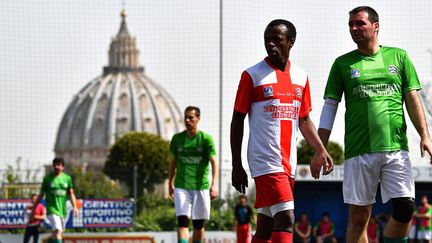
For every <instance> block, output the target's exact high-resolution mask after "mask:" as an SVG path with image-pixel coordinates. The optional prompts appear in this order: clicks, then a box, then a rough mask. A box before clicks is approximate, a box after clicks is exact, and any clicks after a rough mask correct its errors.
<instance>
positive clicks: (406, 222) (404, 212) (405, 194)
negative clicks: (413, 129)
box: [381, 151, 415, 242]
mask: <svg viewBox="0 0 432 243" xmlns="http://www.w3.org/2000/svg"><path fill="white" fill-rule="evenodd" d="M414 195H415V191H414V179H413V176H412V171H411V161H410V160H409V157H408V152H406V151H396V152H388V153H386V164H385V166H383V168H382V169H381V197H382V200H383V203H386V202H387V201H388V200H390V199H391V200H392V204H393V213H392V216H391V218H390V220H389V222H388V223H387V225H386V226H385V228H384V242H408V237H407V235H408V232H409V227H410V222H411V220H412V215H413V213H414V207H415V202H414Z"/></svg>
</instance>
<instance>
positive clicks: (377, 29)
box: [373, 22, 380, 34]
mask: <svg viewBox="0 0 432 243" xmlns="http://www.w3.org/2000/svg"><path fill="white" fill-rule="evenodd" d="M373 25H374V31H375V32H376V33H377V34H378V32H379V27H380V25H379V22H375V23H374V24H373Z"/></svg>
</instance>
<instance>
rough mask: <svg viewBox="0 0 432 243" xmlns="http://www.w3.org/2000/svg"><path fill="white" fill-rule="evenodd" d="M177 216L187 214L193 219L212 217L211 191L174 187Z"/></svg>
mask: <svg viewBox="0 0 432 243" xmlns="http://www.w3.org/2000/svg"><path fill="white" fill-rule="evenodd" d="M174 205H175V208H176V216H181V215H186V216H188V217H189V218H190V217H191V216H192V219H193V220H195V219H205V220H208V219H210V191H209V190H208V189H207V190H189V189H183V188H174Z"/></svg>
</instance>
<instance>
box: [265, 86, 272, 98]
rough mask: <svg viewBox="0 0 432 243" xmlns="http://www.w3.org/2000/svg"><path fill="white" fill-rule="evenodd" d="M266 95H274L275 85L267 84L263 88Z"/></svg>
mask: <svg viewBox="0 0 432 243" xmlns="http://www.w3.org/2000/svg"><path fill="white" fill-rule="evenodd" d="M263 92H264V97H270V96H273V87H272V86H265V87H264V88H263Z"/></svg>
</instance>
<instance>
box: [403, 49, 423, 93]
mask: <svg viewBox="0 0 432 243" xmlns="http://www.w3.org/2000/svg"><path fill="white" fill-rule="evenodd" d="M402 61H403V69H402V70H401V78H402V88H403V91H404V93H406V92H408V91H411V90H420V89H421V85H420V81H419V78H418V76H417V72H416V70H415V68H414V64H413V63H412V62H411V59H410V58H409V57H408V54H407V53H406V52H403V55H402Z"/></svg>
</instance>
